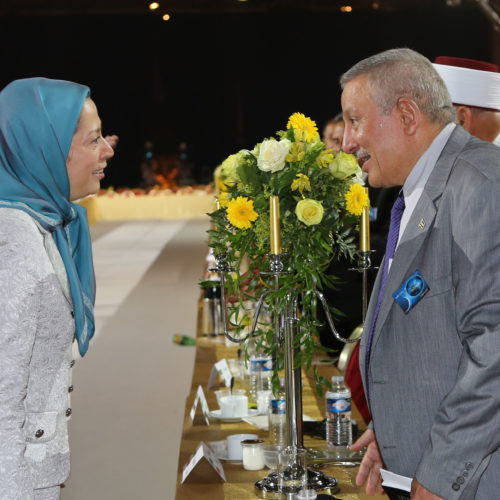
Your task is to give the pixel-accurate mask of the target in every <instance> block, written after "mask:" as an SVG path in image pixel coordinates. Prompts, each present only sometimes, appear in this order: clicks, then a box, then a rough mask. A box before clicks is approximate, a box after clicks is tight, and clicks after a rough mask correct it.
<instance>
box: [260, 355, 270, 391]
mask: <svg viewBox="0 0 500 500" xmlns="http://www.w3.org/2000/svg"><path fill="white" fill-rule="evenodd" d="M260 362H261V370H260V376H261V380H262V387H261V389H260V390H261V391H272V390H273V359H272V358H271V356H265V357H264V356H263V357H261V358H260Z"/></svg>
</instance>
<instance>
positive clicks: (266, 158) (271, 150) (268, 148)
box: [257, 139, 292, 172]
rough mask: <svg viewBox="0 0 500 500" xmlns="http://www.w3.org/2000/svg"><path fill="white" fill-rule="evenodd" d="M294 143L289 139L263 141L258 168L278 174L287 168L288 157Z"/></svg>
mask: <svg viewBox="0 0 500 500" xmlns="http://www.w3.org/2000/svg"><path fill="white" fill-rule="evenodd" d="M291 145H292V143H291V142H290V141H289V140H288V139H281V141H277V140H275V139H266V140H265V141H262V143H261V145H260V148H259V156H258V158H257V166H258V167H259V168H260V170H263V171H264V172H278V171H279V170H283V168H284V167H285V160H286V155H287V154H288V152H289V151H290V146H291Z"/></svg>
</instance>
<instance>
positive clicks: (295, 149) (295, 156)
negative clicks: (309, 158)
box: [286, 142, 306, 163]
mask: <svg viewBox="0 0 500 500" xmlns="http://www.w3.org/2000/svg"><path fill="white" fill-rule="evenodd" d="M305 155H306V153H305V152H304V151H303V150H302V145H301V144H300V143H298V142H294V143H293V144H292V145H291V147H290V152H289V153H288V154H287V155H286V161H288V162H289V163H295V162H297V161H300V160H302V159H303V158H304V156H305Z"/></svg>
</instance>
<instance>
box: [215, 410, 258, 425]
mask: <svg viewBox="0 0 500 500" xmlns="http://www.w3.org/2000/svg"><path fill="white" fill-rule="evenodd" d="M258 414H259V410H248V415H243V416H241V417H223V416H222V415H221V414H220V410H214V411H211V412H209V414H208V416H209V417H212V418H216V419H217V420H220V421H221V422H241V421H242V419H244V418H248V417H254V416H255V415H258Z"/></svg>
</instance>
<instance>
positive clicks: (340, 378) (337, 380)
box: [332, 375, 344, 384]
mask: <svg viewBox="0 0 500 500" xmlns="http://www.w3.org/2000/svg"><path fill="white" fill-rule="evenodd" d="M343 383H344V377H343V376H342V375H334V376H333V377H332V384H343Z"/></svg>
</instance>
